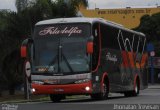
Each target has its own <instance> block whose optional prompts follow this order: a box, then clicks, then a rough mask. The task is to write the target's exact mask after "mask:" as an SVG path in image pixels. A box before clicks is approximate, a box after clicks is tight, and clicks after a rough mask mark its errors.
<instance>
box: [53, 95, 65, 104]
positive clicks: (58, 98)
mask: <svg viewBox="0 0 160 110" xmlns="http://www.w3.org/2000/svg"><path fill="white" fill-rule="evenodd" d="M50 99H51V101H52V102H60V101H61V100H62V99H65V96H64V95H54V94H50Z"/></svg>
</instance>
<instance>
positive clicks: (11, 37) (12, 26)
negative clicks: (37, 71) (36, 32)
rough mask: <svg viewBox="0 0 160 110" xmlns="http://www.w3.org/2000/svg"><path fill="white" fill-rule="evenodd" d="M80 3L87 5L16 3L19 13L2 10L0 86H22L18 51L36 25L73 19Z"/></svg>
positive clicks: (61, 0)
mask: <svg viewBox="0 0 160 110" xmlns="http://www.w3.org/2000/svg"><path fill="white" fill-rule="evenodd" d="M80 3H82V4H84V5H85V6H87V5H88V2H87V1H86V0H16V2H15V5H16V7H17V12H12V11H0V33H1V34H0V48H1V52H0V77H1V78H2V77H3V80H2V79H1V80H0V86H1V85H2V83H3V82H4V81H5V82H6V84H7V85H8V86H9V87H10V89H13V88H14V86H15V85H16V84H18V83H22V76H23V75H22V71H21V69H19V67H20V65H21V61H20V56H19V54H20V52H19V51H17V50H20V45H21V42H22V41H23V40H24V39H26V38H27V37H28V36H30V35H31V34H32V32H33V29H34V25H35V23H37V22H38V21H41V20H45V19H53V18H59V17H74V16H76V13H77V11H78V10H77V7H78V6H79V4H80ZM2 73H3V74H2ZM0 89H1V88H0Z"/></svg>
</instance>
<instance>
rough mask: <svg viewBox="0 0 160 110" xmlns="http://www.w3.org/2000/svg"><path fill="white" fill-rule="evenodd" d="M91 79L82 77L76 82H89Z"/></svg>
mask: <svg viewBox="0 0 160 110" xmlns="http://www.w3.org/2000/svg"><path fill="white" fill-rule="evenodd" d="M89 81H90V79H81V80H78V81H75V83H76V84H80V83H86V82H89Z"/></svg>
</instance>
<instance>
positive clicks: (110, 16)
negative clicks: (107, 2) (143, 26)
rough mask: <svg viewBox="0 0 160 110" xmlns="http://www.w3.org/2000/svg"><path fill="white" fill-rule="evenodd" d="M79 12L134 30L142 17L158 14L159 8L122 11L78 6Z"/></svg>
mask: <svg viewBox="0 0 160 110" xmlns="http://www.w3.org/2000/svg"><path fill="white" fill-rule="evenodd" d="M79 11H80V12H81V14H82V15H83V16H85V17H100V18H104V19H107V20H110V21H113V22H116V23H119V24H122V25H124V26H125V27H127V28H130V29H132V28H135V27H138V26H139V24H140V19H141V17H142V16H144V15H146V14H147V15H152V14H155V13H158V12H160V6H157V7H152V8H149V7H148V8H131V7H127V8H122V9H99V8H95V9H87V8H85V7H83V6H80V8H79Z"/></svg>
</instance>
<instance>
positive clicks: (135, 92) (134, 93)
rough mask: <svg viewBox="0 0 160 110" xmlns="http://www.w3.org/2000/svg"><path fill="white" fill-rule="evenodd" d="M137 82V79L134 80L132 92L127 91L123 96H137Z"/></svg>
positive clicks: (138, 87) (138, 88)
mask: <svg viewBox="0 0 160 110" xmlns="http://www.w3.org/2000/svg"><path fill="white" fill-rule="evenodd" d="M139 85H140V84H139V80H138V79H137V80H136V85H135V87H134V90H133V91H128V92H125V93H124V95H125V96H126V97H131V96H137V95H138V94H139V90H140V86H139Z"/></svg>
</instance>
